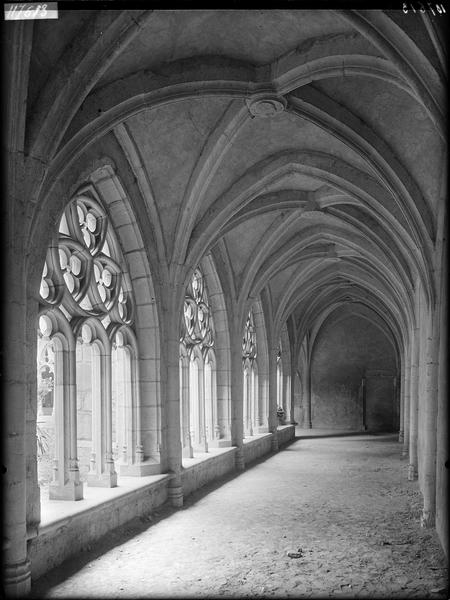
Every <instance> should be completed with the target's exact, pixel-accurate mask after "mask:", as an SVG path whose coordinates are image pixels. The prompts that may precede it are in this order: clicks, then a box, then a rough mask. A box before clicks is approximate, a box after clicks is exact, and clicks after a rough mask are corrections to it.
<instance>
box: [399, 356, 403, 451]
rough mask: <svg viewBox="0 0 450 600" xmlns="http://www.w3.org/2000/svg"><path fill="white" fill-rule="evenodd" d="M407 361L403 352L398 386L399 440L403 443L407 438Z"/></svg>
mask: <svg viewBox="0 0 450 600" xmlns="http://www.w3.org/2000/svg"><path fill="white" fill-rule="evenodd" d="M404 372H405V361H404V357H403V354H402V357H401V362H400V376H399V378H398V386H400V415H399V428H398V441H399V443H400V444H403V442H404V439H405V424H404V406H405V386H404Z"/></svg>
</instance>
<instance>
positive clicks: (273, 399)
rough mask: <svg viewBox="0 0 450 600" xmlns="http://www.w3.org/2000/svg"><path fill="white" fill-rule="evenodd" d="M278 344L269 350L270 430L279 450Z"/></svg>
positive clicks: (273, 448)
mask: <svg viewBox="0 0 450 600" xmlns="http://www.w3.org/2000/svg"><path fill="white" fill-rule="evenodd" d="M277 352H278V345H276V346H275V345H274V346H272V348H271V349H270V350H269V419H268V421H269V432H270V433H271V434H272V450H274V451H275V450H278V437H277V428H278V417H277V405H278V398H277V391H278V365H277Z"/></svg>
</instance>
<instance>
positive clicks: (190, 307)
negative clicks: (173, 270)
mask: <svg viewBox="0 0 450 600" xmlns="http://www.w3.org/2000/svg"><path fill="white" fill-rule="evenodd" d="M183 312H184V319H183V321H182V332H181V342H183V343H184V344H185V346H186V348H188V349H190V348H192V347H193V346H200V347H201V348H202V350H205V351H207V349H208V348H212V347H213V346H214V331H213V322H212V315H211V308H210V306H209V302H208V294H207V291H206V286H205V282H204V277H203V274H202V272H201V271H200V269H199V268H198V267H197V268H196V269H195V270H194V273H193V275H192V277H191V280H190V282H189V285H188V287H187V290H186V297H185V299H184V311H183Z"/></svg>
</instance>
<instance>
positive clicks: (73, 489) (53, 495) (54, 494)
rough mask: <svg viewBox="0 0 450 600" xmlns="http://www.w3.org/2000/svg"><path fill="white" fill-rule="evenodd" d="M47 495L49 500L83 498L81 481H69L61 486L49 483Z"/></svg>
mask: <svg viewBox="0 0 450 600" xmlns="http://www.w3.org/2000/svg"><path fill="white" fill-rule="evenodd" d="M48 497H49V499H50V500H83V482H81V481H78V482H76V483H75V482H74V481H69V483H66V484H65V485H63V486H61V485H59V484H57V483H55V484H52V483H50V486H49V490H48Z"/></svg>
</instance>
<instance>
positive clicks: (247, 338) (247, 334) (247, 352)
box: [242, 310, 256, 361]
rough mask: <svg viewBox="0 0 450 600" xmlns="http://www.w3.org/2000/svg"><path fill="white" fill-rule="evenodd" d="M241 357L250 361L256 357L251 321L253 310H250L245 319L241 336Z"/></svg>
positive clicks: (253, 330)
mask: <svg viewBox="0 0 450 600" xmlns="http://www.w3.org/2000/svg"><path fill="white" fill-rule="evenodd" d="M242 358H243V360H244V361H245V360H246V359H249V360H250V361H253V360H255V358H256V332H255V325H254V322H253V312H252V311H251V310H250V311H249V313H248V315H247V319H246V321H245V327H244V336H243V338H242Z"/></svg>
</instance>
